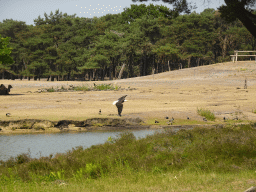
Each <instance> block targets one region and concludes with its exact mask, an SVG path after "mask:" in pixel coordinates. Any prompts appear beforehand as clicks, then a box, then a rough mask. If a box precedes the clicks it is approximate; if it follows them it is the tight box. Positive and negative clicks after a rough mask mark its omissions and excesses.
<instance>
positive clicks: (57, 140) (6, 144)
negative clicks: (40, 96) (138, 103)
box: [0, 130, 155, 161]
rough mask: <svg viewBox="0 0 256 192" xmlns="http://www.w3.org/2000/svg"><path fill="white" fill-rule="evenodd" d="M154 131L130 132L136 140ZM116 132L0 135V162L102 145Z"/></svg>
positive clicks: (116, 134)
mask: <svg viewBox="0 0 256 192" xmlns="http://www.w3.org/2000/svg"><path fill="white" fill-rule="evenodd" d="M154 132H155V130H136V131H132V133H133V134H134V136H135V137H136V138H137V139H138V138H143V137H146V136H147V135H152V134H153V133H154ZM120 133H121V131H118V132H81V133H55V134H53V133H51V134H21V135H0V146H1V150H0V160H4V161H5V160H7V159H9V158H10V157H11V156H12V157H16V156H17V155H19V154H21V153H28V152H29V153H30V155H31V157H32V158H39V157H42V156H49V155H50V154H53V155H55V154H56V153H64V152H67V151H68V150H71V149H72V148H75V147H77V146H82V147H84V148H87V147H90V146H92V145H97V144H103V143H105V142H106V141H107V139H108V137H112V138H116V137H117V136H118V135H119V134H120Z"/></svg>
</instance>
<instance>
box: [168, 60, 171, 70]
mask: <svg viewBox="0 0 256 192" xmlns="http://www.w3.org/2000/svg"><path fill="white" fill-rule="evenodd" d="M168 69H169V71H171V68H170V63H169V60H168Z"/></svg>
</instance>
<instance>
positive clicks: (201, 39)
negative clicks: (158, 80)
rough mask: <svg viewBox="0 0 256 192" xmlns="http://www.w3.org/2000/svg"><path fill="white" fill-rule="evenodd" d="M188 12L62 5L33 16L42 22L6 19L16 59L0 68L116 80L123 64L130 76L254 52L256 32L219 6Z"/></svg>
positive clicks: (5, 32) (6, 73)
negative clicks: (84, 9) (71, 10)
mask: <svg viewBox="0 0 256 192" xmlns="http://www.w3.org/2000/svg"><path fill="white" fill-rule="evenodd" d="M182 12H183V13H184V11H183V9H175V8H174V9H173V10H171V9H169V8H167V7H166V6H163V5H161V6H159V5H153V4H150V5H148V6H146V5H144V4H141V5H131V7H129V8H125V9H124V11H123V12H122V13H119V14H107V15H105V16H102V17H99V18H97V17H94V18H83V17H77V16H76V15H68V14H67V13H64V14H63V13H62V12H60V11H59V10H56V11H55V13H53V12H51V13H50V14H49V15H48V14H47V13H45V14H44V18H42V17H40V16H39V17H38V18H36V19H34V23H35V26H33V25H26V23H25V22H23V21H15V20H12V19H6V20H3V22H0V35H1V36H2V37H3V38H7V39H8V40H9V44H8V47H9V48H11V50H12V51H11V52H10V54H9V55H10V57H11V58H12V60H13V62H12V61H11V60H10V61H5V62H3V63H2V64H1V67H2V68H1V69H7V70H1V69H0V72H1V73H2V78H11V79H14V78H21V79H22V78H24V77H26V78H29V79H30V78H34V79H40V78H43V77H44V78H45V77H46V78H48V79H51V80H53V79H56V80H72V79H77V80H104V79H105V78H107V79H113V78H117V77H118V73H119V71H120V70H121V67H122V66H123V64H125V68H124V72H123V76H122V78H128V77H136V76H143V75H149V74H152V72H153V71H154V72H155V73H159V72H164V71H167V70H175V69H179V68H184V67H195V66H199V65H209V64H213V63H217V62H223V61H229V60H230V55H232V54H234V50H255V42H256V41H255V37H254V36H253V35H252V34H251V33H250V32H249V31H248V30H247V28H246V27H245V26H244V25H243V23H242V22H241V21H240V20H238V19H235V20H233V21H226V20H225V19H223V17H221V13H220V11H219V10H214V9H205V10H204V11H203V12H202V13H200V14H198V13H195V12H192V13H189V14H181V13H182ZM248 54H249V53H248ZM248 58H249V57H247V59H248ZM241 59H243V58H241Z"/></svg>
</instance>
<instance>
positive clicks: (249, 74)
mask: <svg viewBox="0 0 256 192" xmlns="http://www.w3.org/2000/svg"><path fill="white" fill-rule="evenodd" d="M245 78H247V86H248V88H247V89H244V84H245ZM0 83H1V84H4V85H6V86H7V85H8V84H11V85H12V86H13V88H12V89H11V92H10V95H0V103H1V105H0V120H17V119H45V120H64V119H65V120H67V119H71V120H85V119H87V118H93V117H117V109H116V107H115V106H114V105H112V103H113V101H115V100H117V99H118V98H119V97H121V96H123V95H128V96H127V98H126V99H127V100H128V101H127V102H125V104H124V109H123V113H122V114H123V116H122V117H121V118H135V117H139V118H141V119H143V120H144V121H147V120H149V119H160V120H161V119H164V118H165V117H166V116H169V117H174V119H175V120H177V119H179V120H184V121H187V116H189V117H190V119H192V120H197V121H203V120H202V117H201V116H199V115H198V114H197V109H198V108H204V109H208V110H210V111H212V112H213V113H214V114H215V115H216V117H217V119H216V122H223V117H224V116H225V117H227V118H230V119H231V118H234V117H238V118H239V119H243V120H250V121H255V120H256V114H255V113H252V111H253V110H255V109H256V102H255V96H256V63H255V61H244V62H236V63H232V62H227V63H219V64H214V65H210V66H200V67H195V68H189V69H182V70H177V71H170V72H164V73H161V74H156V75H149V76H146V77H137V78H130V79H122V80H114V81H104V82H100V81H96V82H88V81H86V82H85V81H83V82H82V81H54V82H49V81H46V80H41V81H33V80H31V81H27V80H22V81H21V80H0ZM93 83H96V84H102V83H113V84H115V85H118V86H121V87H122V88H123V89H122V90H119V91H88V92H44V93H38V92H37V90H38V89H41V88H50V87H61V86H64V87H68V86H70V85H92V84H93ZM128 88H130V89H128ZM133 88H135V89H133ZM99 109H101V111H102V115H99V114H98V111H99ZM6 113H11V116H10V117H6ZM216 122H215V123H216Z"/></svg>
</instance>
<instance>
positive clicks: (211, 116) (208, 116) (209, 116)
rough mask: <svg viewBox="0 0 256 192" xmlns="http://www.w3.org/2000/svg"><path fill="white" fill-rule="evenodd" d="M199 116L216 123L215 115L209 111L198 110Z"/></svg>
mask: <svg viewBox="0 0 256 192" xmlns="http://www.w3.org/2000/svg"><path fill="white" fill-rule="evenodd" d="M197 114H198V115H201V116H202V117H205V118H206V119H207V120H209V121H215V115H214V114H213V113H212V112H211V111H210V110H207V109H202V108H201V109H197Z"/></svg>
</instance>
